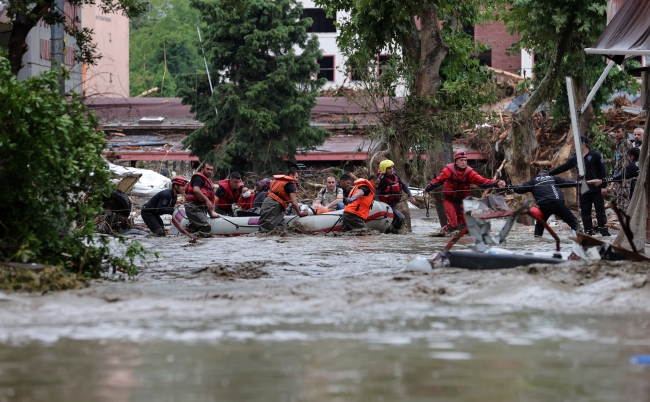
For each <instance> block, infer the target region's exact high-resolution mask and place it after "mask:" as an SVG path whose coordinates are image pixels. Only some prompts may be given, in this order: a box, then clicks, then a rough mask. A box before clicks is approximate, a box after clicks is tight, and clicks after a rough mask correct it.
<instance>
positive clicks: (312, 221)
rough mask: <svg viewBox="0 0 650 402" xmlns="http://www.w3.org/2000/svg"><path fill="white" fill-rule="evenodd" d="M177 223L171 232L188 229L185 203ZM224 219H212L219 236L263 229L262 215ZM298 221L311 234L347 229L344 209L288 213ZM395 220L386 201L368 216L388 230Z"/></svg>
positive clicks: (289, 220) (374, 226)
mask: <svg viewBox="0 0 650 402" xmlns="http://www.w3.org/2000/svg"><path fill="white" fill-rule="evenodd" d="M172 216H173V218H174V220H175V221H176V222H174V225H172V228H171V231H172V233H173V234H177V233H179V231H178V229H177V228H176V227H175V225H176V224H178V226H180V227H181V228H182V229H185V230H187V229H188V227H189V224H190V221H189V219H187V215H186V214H185V207H183V206H182V205H181V206H180V207H178V208H176V209H175V210H174V215H172ZM220 216H221V217H220V218H217V219H212V220H211V222H210V224H211V225H212V234H213V235H215V236H240V235H245V234H249V233H257V232H259V220H260V217H259V216H244V217H231V216H223V215H220ZM296 223H299V224H300V225H302V227H303V228H304V229H305V230H307V231H308V232H309V233H317V232H335V231H338V230H341V229H343V211H342V210H341V211H333V212H328V213H326V214H320V215H308V216H303V217H302V218H301V217H299V216H298V215H285V217H284V225H285V226H292V225H294V224H296ZM392 223H393V210H392V209H391V208H390V207H389V206H388V205H387V204H385V203H383V202H379V201H374V202H373V204H372V209H371V210H370V213H369V214H368V219H366V225H368V228H369V229H371V230H378V231H379V232H380V233H384V232H385V231H386V228H388V227H389V226H390V225H391V224H392Z"/></svg>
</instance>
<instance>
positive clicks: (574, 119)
mask: <svg viewBox="0 0 650 402" xmlns="http://www.w3.org/2000/svg"><path fill="white" fill-rule="evenodd" d="M566 89H567V95H568V97H569V112H570V116H571V128H572V129H573V143H574V145H575V147H576V162H578V175H579V176H580V181H581V187H580V194H584V193H586V192H587V191H589V187H588V186H587V183H586V182H585V161H584V157H583V156H582V142H581V141H580V129H579V127H578V111H577V110H576V101H575V92H573V79H572V78H571V77H566Z"/></svg>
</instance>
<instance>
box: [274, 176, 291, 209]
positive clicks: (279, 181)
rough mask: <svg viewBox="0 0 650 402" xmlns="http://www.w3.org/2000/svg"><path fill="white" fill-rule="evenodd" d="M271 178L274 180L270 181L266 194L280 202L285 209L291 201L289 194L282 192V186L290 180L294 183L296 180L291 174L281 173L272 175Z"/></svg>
mask: <svg viewBox="0 0 650 402" xmlns="http://www.w3.org/2000/svg"><path fill="white" fill-rule="evenodd" d="M273 179H274V180H273V182H272V183H271V189H270V190H269V192H268V193H266V196H267V197H271V198H273V199H274V200H276V201H277V202H279V203H280V204H282V207H283V208H285V209H286V208H287V207H288V206H289V203H290V202H291V194H287V193H285V192H284V186H285V185H287V184H288V183H291V182H294V183H296V182H297V180H296V179H294V178H293V177H291V176H285V175H282V174H276V175H274V176H273Z"/></svg>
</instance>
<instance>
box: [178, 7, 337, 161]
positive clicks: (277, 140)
mask: <svg viewBox="0 0 650 402" xmlns="http://www.w3.org/2000/svg"><path fill="white" fill-rule="evenodd" d="M191 5H192V7H195V8H197V9H198V10H199V12H200V14H201V20H202V21H203V22H204V23H205V26H206V28H205V31H204V32H203V35H204V37H203V40H204V42H203V46H204V48H205V53H206V56H207V59H208V64H209V66H210V69H211V73H212V74H213V83H214V84H215V86H214V95H213V96H209V95H208V93H207V92H208V91H209V89H208V88H207V85H206V80H205V78H203V79H202V80H200V81H198V80H197V77H195V76H190V77H186V78H187V79H188V81H189V83H188V84H189V85H190V87H191V88H192V89H191V90H187V91H182V92H181V93H182V95H183V102H185V103H189V104H191V105H192V106H193V109H194V110H195V111H196V113H197V118H198V119H199V120H201V121H203V122H204V123H205V127H204V128H202V129H199V130H197V131H196V132H194V133H192V135H190V136H189V137H188V138H187V139H186V141H185V144H186V145H189V146H190V147H191V149H192V152H193V153H194V154H196V155H199V156H201V157H202V158H206V159H208V160H211V161H213V162H215V163H217V165H218V166H222V167H231V166H233V167H236V168H238V169H239V168H245V167H252V168H253V169H254V170H255V171H262V170H266V169H277V168H279V167H280V166H282V165H283V164H284V163H283V158H293V156H294V155H295V153H296V152H297V151H298V150H305V149H310V148H314V147H315V146H317V145H320V144H322V143H323V142H324V141H325V139H326V138H327V136H328V132H327V131H325V130H322V129H319V128H315V127H311V126H310V124H309V121H310V116H311V109H312V108H313V107H314V106H315V105H316V96H317V95H318V92H317V91H318V89H319V88H320V87H322V85H323V84H324V81H325V80H324V79H320V80H318V79H313V77H314V75H315V74H318V72H319V66H318V63H317V62H316V60H317V59H318V58H319V57H321V51H320V49H319V43H318V40H317V38H316V36H315V35H311V34H308V33H307V27H309V26H310V25H311V24H312V21H311V19H303V20H301V19H300V15H301V13H302V6H301V5H300V4H299V3H298V2H297V1H296V0H216V1H215V0H192V1H191ZM195 82H197V84H196V85H194V83H195ZM215 108H216V110H217V111H218V114H217V113H216V112H215ZM249 165H252V166H249Z"/></svg>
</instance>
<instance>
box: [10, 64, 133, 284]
mask: <svg viewBox="0 0 650 402" xmlns="http://www.w3.org/2000/svg"><path fill="white" fill-rule="evenodd" d="M57 87H58V83H57V77H56V73H55V72H53V71H51V72H46V73H44V74H42V75H40V76H37V77H33V78H30V79H28V80H25V81H18V80H16V77H15V76H14V75H13V74H12V73H11V71H10V68H9V63H8V60H7V59H6V58H5V57H4V56H3V55H2V54H1V53H0V122H1V123H0V182H1V183H3V184H4V187H5V192H4V194H3V208H2V209H0V258H3V259H7V260H13V261H19V262H38V263H42V264H45V265H53V266H62V267H65V268H66V269H69V270H71V271H72V272H75V273H76V272H83V273H85V274H86V275H87V276H91V277H94V276H99V275H101V274H102V273H104V272H105V271H106V270H107V269H108V268H120V269H122V270H126V271H127V272H128V274H129V275H133V274H135V273H136V272H137V268H136V267H135V266H134V262H135V260H136V259H137V258H138V257H140V256H142V251H143V249H142V248H141V246H139V245H137V244H132V245H130V246H129V247H127V252H126V255H125V256H124V257H119V256H116V255H114V254H113V253H112V252H111V250H112V249H113V248H114V247H115V245H114V244H112V242H111V238H109V237H103V236H102V237H99V236H97V235H96V233H95V230H96V228H95V223H94V217H95V216H96V215H97V214H98V213H100V212H101V211H102V204H103V200H104V196H105V195H108V194H110V193H111V191H112V190H113V188H114V186H113V185H112V184H111V183H110V181H109V172H108V169H107V165H106V162H105V161H104V160H103V159H102V157H101V151H102V149H103V148H104V146H105V140H104V135H103V133H102V132H101V131H95V130H94V126H95V125H96V123H97V121H96V119H95V117H94V115H93V114H92V113H90V112H88V110H87V109H86V107H85V105H84V103H83V101H82V100H81V99H79V98H77V97H76V95H73V96H72V98H71V99H68V100H66V99H65V98H63V97H61V96H60V95H59V94H58V92H57ZM121 242H122V243H124V240H122V241H121Z"/></svg>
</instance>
